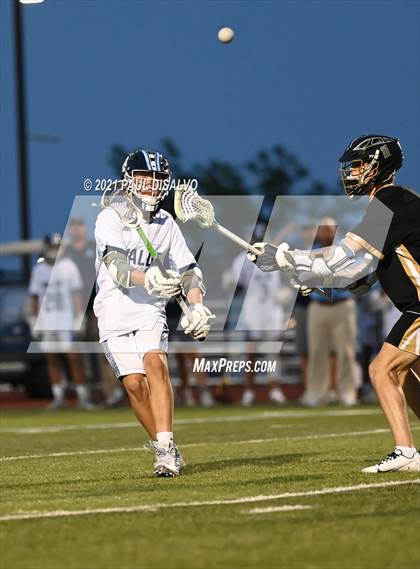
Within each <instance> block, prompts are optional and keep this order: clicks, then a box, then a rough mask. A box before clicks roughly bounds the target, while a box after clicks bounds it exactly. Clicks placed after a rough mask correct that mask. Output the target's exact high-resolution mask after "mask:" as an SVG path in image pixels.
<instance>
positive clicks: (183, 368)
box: [166, 300, 215, 408]
mask: <svg viewBox="0 0 420 569" xmlns="http://www.w3.org/2000/svg"><path fill="white" fill-rule="evenodd" d="M181 315H182V312H181V308H180V306H179V304H178V303H177V302H175V301H173V300H172V301H169V302H168V303H167V305H166V317H167V319H168V325H169V341H170V342H185V341H189V339H188V338H187V337H186V335H185V333H184V330H183V329H181V330H177V326H178V324H179V320H180V318H181ZM174 356H175V361H176V364H177V367H178V375H179V379H180V381H181V392H182V395H181V402H182V403H184V404H185V405H186V406H187V407H194V406H195V405H196V399H195V398H194V395H193V390H192V387H191V381H190V377H191V374H193V375H194V378H195V380H196V382H197V391H198V403H199V404H200V405H201V406H202V407H206V408H209V407H214V405H215V401H214V399H213V396H212V394H211V391H210V389H209V388H208V386H207V380H208V377H207V373H206V372H194V373H193V372H192V367H193V361H194V358H195V356H196V353H195V352H190V353H184V352H182V351H179V350H175V353H174Z"/></svg>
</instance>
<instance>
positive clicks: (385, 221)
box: [346, 188, 406, 260]
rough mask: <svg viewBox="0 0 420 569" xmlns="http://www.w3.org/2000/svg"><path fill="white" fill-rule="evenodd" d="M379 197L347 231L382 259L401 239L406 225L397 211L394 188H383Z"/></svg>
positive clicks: (348, 235)
mask: <svg viewBox="0 0 420 569" xmlns="http://www.w3.org/2000/svg"><path fill="white" fill-rule="evenodd" d="M379 195H380V198H379V197H378V198H376V197H375V198H373V200H372V201H371V202H370V204H369V206H368V208H367V211H366V213H365V216H364V218H363V219H362V221H361V223H359V225H357V226H356V227H355V228H354V229H353V230H352V231H350V232H349V233H347V235H346V237H350V238H351V239H353V240H354V241H356V242H357V243H359V244H360V245H361V246H362V247H363V248H364V249H365V250H366V251H368V252H369V253H371V254H372V255H374V256H375V257H376V258H377V259H379V260H382V259H383V258H384V257H385V256H386V255H387V254H388V253H390V252H392V251H393V250H394V249H395V248H396V247H398V246H399V245H400V244H401V242H402V241H403V239H404V237H405V234H406V226H405V224H404V220H403V216H402V215H400V214H399V212H398V209H399V208H398V202H397V201H396V199H397V197H398V196H397V195H396V190H393V189H392V188H390V189H387V188H386V189H383V190H381V191H380V192H379Z"/></svg>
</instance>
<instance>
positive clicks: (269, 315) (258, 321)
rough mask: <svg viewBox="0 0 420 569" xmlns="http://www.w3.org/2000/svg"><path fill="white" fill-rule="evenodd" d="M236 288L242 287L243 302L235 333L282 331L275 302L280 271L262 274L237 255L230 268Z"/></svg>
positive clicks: (280, 315)
mask: <svg viewBox="0 0 420 569" xmlns="http://www.w3.org/2000/svg"><path fill="white" fill-rule="evenodd" d="M231 270H232V273H233V275H232V276H234V278H235V280H236V281H237V282H238V284H239V285H242V286H243V287H246V291H245V299H244V302H243V304H242V310H241V314H240V317H239V320H238V325H237V329H238V330H248V331H263V330H265V331H270V330H272V331H280V330H282V329H283V324H284V323H283V318H284V314H283V308H282V306H281V304H280V303H279V301H278V299H277V294H278V291H279V289H280V288H281V287H282V283H281V276H280V271H273V272H267V273H265V272H262V271H260V270H259V269H258V268H257V267H256V266H255V265H254V264H253V263H251V262H250V261H247V260H246V253H245V252H244V253H240V254H239V255H238V256H237V257H236V258H235V260H234V261H233V265H232V269H231Z"/></svg>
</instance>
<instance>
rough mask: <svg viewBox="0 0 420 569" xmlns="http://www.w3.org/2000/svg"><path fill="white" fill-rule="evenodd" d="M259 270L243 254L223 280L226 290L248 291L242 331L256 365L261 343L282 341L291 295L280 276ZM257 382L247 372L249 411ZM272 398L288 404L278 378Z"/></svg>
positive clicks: (272, 385) (259, 229) (272, 382)
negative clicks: (286, 305) (286, 302)
mask: <svg viewBox="0 0 420 569" xmlns="http://www.w3.org/2000/svg"><path fill="white" fill-rule="evenodd" d="M264 230H265V226H263V227H259V226H257V228H256V230H255V234H258V233H261V234H262V235H263V234H264ZM255 268H256V267H255V266H254V265H253V264H251V263H249V262H248V261H247V258H246V253H245V252H242V253H239V255H237V257H235V259H234V261H233V263H232V266H231V268H230V269H228V270H227V271H226V272H225V273H224V274H223V278H222V283H223V286H224V288H225V289H231V288H232V287H234V286H236V285H239V286H241V287H242V288H243V290H244V294H245V297H244V301H243V304H242V310H241V314H240V317H239V321H238V328H239V329H246V330H247V338H248V341H249V344H248V355H247V358H248V360H250V361H255V347H256V344H257V343H258V342H262V341H273V342H274V341H276V340H278V339H279V336H280V332H279V330H282V329H283V328H284V311H283V307H282V300H287V299H286V297H285V293H286V294H287V292H288V291H289V288H288V287H283V285H282V281H281V276H280V273H279V272H271V273H267V274H263V273H261V272H260V271H257V270H255ZM283 297H284V298H283ZM256 307H258V308H256ZM254 380H255V373H254V371H253V370H252V371H249V372H247V373H246V376H245V389H244V391H243V394H242V400H241V404H242V405H244V406H245V407H248V406H250V405H252V404H253V403H254V401H255V392H254V383H255V381H254ZM268 397H269V399H270V401H272V402H273V403H274V404H276V405H283V404H284V403H285V402H286V399H285V397H284V394H283V392H282V390H281V388H280V386H279V383H278V380H277V379H276V378H274V377H272V378H270V390H269V393H268Z"/></svg>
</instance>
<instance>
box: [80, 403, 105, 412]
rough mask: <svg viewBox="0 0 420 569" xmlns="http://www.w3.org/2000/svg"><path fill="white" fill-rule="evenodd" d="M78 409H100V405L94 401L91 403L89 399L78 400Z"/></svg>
mask: <svg viewBox="0 0 420 569" xmlns="http://www.w3.org/2000/svg"><path fill="white" fill-rule="evenodd" d="M76 409H79V410H81V411H97V410H98V409H99V406H98V405H95V404H94V403H90V402H89V401H78V402H77V405H76Z"/></svg>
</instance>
